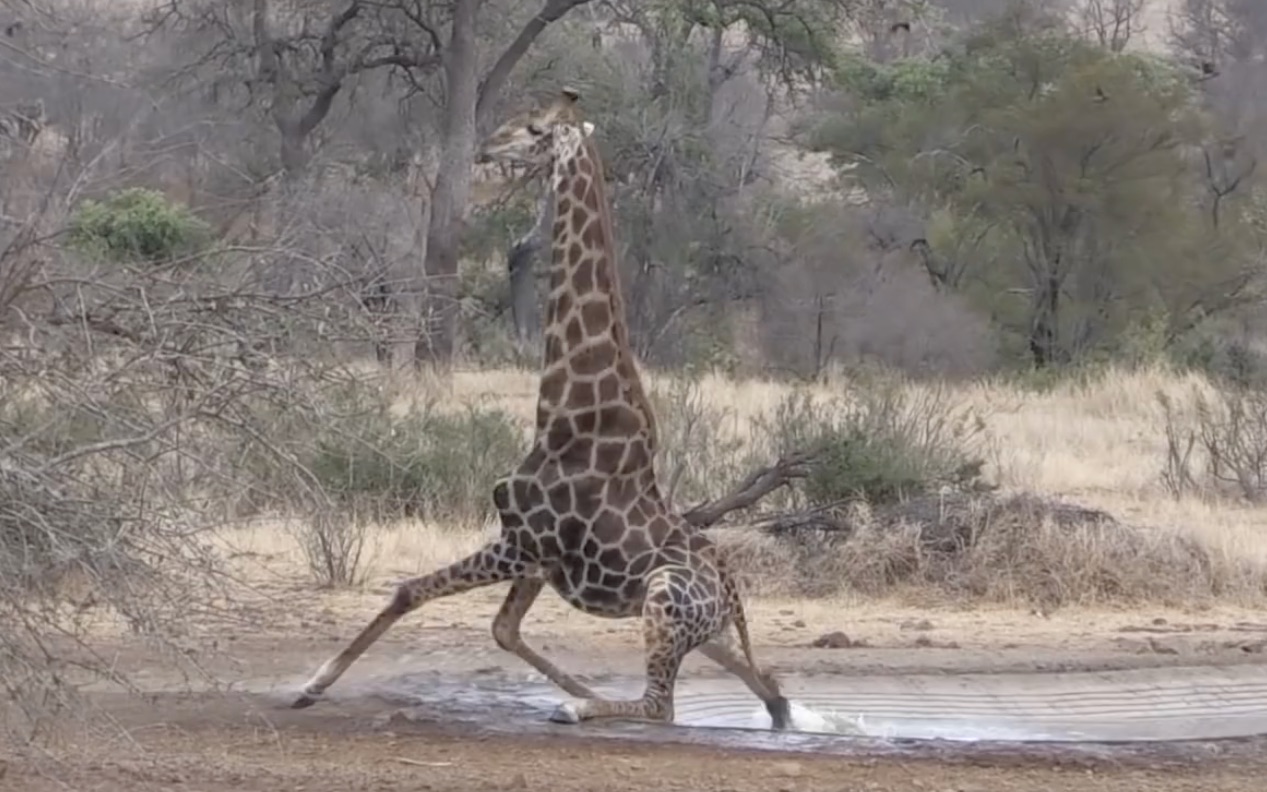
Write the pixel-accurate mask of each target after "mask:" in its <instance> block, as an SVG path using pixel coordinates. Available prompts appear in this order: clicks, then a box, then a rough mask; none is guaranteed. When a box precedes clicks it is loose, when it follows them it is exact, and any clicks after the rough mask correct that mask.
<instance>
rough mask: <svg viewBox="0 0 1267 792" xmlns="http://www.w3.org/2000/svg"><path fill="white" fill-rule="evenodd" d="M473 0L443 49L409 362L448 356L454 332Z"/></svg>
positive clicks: (471, 110) (471, 115)
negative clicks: (435, 155) (419, 302)
mask: <svg viewBox="0 0 1267 792" xmlns="http://www.w3.org/2000/svg"><path fill="white" fill-rule="evenodd" d="M478 6H479V0H457V2H456V4H455V5H454V9H453V27H452V33H451V34H450V37H449V48H448V51H447V52H446V53H445V54H446V57H445V63H444V73H445V82H446V87H447V96H446V102H445V117H444V126H443V129H442V132H441V134H442V137H441V144H440V167H439V169H438V171H437V173H436V183H435V188H434V189H433V190H432V193H431V218H430V222H429V223H428V225H427V254H426V259H425V261H424V264H423V272H424V274H425V278H426V282H425V283H424V284H423V286H424V288H425V289H426V299H425V301H424V318H425V322H424V326H423V332H422V334H421V335H420V337H419V338H418V340H417V342H416V343H415V345H414V363H415V365H418V364H420V363H422V362H423V361H430V362H441V363H447V362H448V361H450V360H452V359H453V353H454V344H455V342H456V338H455V336H456V332H457V271H458V244H459V242H460V241H461V233H462V215H463V213H464V211H465V209H466V205H467V201H468V199H469V197H470V192H471V163H472V162H473V161H474V157H475V103H476V101H477V100H478V99H479V73H478V71H477V66H478V53H477V52H476V42H475V14H476V10H477V7H478Z"/></svg>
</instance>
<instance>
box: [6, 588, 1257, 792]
mask: <svg viewBox="0 0 1267 792" xmlns="http://www.w3.org/2000/svg"><path fill="white" fill-rule="evenodd" d="M276 571H277V574H275V575H272V576H261V578H260V580H261V582H260V583H259V584H258V585H257V586H256V589H257V591H258V592H259V594H260V597H259V599H258V601H256V602H254V603H247V604H245V605H243V606H241V608H240V612H239V613H238V616H239V617H240V618H238V620H237V621H227V620H226V621H225V622H223V623H219V624H213V623H210V622H208V623H207V624H205V625H201V626H199V629H200V630H202V631H203V633H204V637H210V638H212V639H213V640H214V642H215V643H216V644H217V646H218V649H219V652H218V653H217V654H215V655H208V656H206V657H204V658H201V661H200V662H201V665H202V666H203V667H204V670H205V671H206V672H207V673H208V674H209V675H210V677H211V680H210V681H203V682H199V683H197V684H195V685H193V688H195V692H189V689H188V687H186V688H185V692H180V690H181V687H180V686H179V685H177V682H178V679H177V677H176V676H175V675H174V674H173V672H172V671H171V669H170V667H168V666H166V665H163V664H160V663H158V662H157V661H156V659H155V656H154V655H153V653H152V652H150V651H148V650H145V649H143V648H142V647H140V646H138V645H137V644H136V643H135V642H134V641H132V640H130V639H127V638H124V637H122V636H115V637H108V636H103V637H102V639H101V643H100V646H101V647H102V648H104V649H106V651H107V652H109V653H112V657H113V658H114V662H115V663H116V664H117V666H118V667H119V668H120V669H122V670H124V671H126V672H128V673H129V674H130V676H131V678H132V680H133V681H134V682H135V683H136V684H137V685H138V686H139V687H141V688H142V689H143V690H146V691H149V692H150V693H151V694H152V695H150V696H148V697H138V696H135V695H129V694H125V693H123V692H120V691H118V690H114V689H110V688H107V687H104V686H102V687H99V688H96V689H94V690H92V691H90V694H89V695H90V698H91V700H92V702H93V703H94V705H95V706H96V707H97V709H98V714H99V715H102V716H105V717H106V718H108V719H109V720H110V721H111V722H112V724H113V725H112V726H111V727H110V728H102V727H97V729H96V731H94V732H93V736H91V737H87V736H84V735H83V734H78V735H75V734H67V735H66V736H65V737H64V738H63V739H60V740H59V741H57V742H55V743H54V744H53V746H52V747H51V748H50V749H48V750H49V753H47V754H42V755H36V754H33V753H31V752H29V751H28V752H25V753H21V754H19V753H18V752H16V751H14V750H12V749H11V750H10V753H9V755H8V756H5V753H4V750H3V749H0V757H4V758H3V759H0V762H3V763H2V764H0V789H3V790H10V789H11V790H15V791H16V790H23V791H29V792H46V791H47V792H53V790H66V789H71V790H85V791H88V790H92V791H93V792H124V790H171V789H181V790H198V791H200V792H203V791H205V792H222V791H223V792H227V791H228V790H231V789H240V790H260V791H261V792H264V791H265V790H267V792H274V791H275V790H278V789H286V790H296V791H298V792H327V791H328V792H335V790H338V792H347V790H472V792H473V791H474V790H503V789H504V790H533V789H542V790H546V789H549V790H554V791H555V792H570V791H571V790H576V791H577V792H581V791H582V790H585V791H587V792H589V791H599V790H617V789H651V788H657V789H666V790H704V789H708V790H734V791H735V792H745V791H746V790H754V791H755V790H762V792H770V791H771V790H776V791H777V790H880V791H884V790H911V789H928V790H990V791H991V792H1011V791H1012V790H1016V791H1017V792H1021V791H1022V790H1024V791H1027V792H1028V791H1031V790H1032V791H1033V792H1038V790H1043V791H1044V792H1048V791H1050V790H1062V789H1078V790H1087V791H1091V790H1099V789H1104V790H1108V789H1110V788H1111V787H1116V786H1120V785H1123V784H1125V785H1126V786H1125V788H1127V789H1131V790H1137V791H1138V792H1161V791H1162V790H1165V791H1166V792H1170V791H1172V790H1173V791H1178V790H1210V789H1218V790H1222V792H1239V791H1240V790H1245V791H1246V792H1248V790H1251V789H1253V790H1255V791H1257V790H1259V789H1261V788H1262V778H1263V777H1264V772H1265V771H1267V751H1264V750H1263V748H1264V747H1267V746H1265V745H1264V744H1262V743H1259V742H1257V741H1255V740H1248V741H1222V742H1207V743H1200V744H1185V745H1179V746H1174V745H1171V746H1152V747H1147V746H1145V747H1143V748H1129V747H1126V748H1122V749H1111V748H1108V747H1104V746H1100V747H1096V748H1094V749H1088V750H1071V749H1067V748H1061V747H1059V746H1052V745H1041V744H1034V745H1029V746H1022V747H1018V746H1015V745H1012V746H1005V745H997V744H996V745H985V744H966V745H965V744H957V745H955V744H944V743H943V744H933V743H930V744H923V745H900V744H892V743H887V744H871V743H859V742H856V741H855V742H853V743H850V742H848V741H845V740H843V739H842V740H840V741H838V742H840V743H841V745H842V746H843V747H842V748H840V749H835V750H833V751H832V752H824V751H821V750H817V749H816V750H814V751H810V750H808V749H805V748H804V747H803V746H802V747H799V748H798V747H795V746H785V747H783V748H782V749H780V748H779V746H778V744H766V745H763V746H754V745H752V744H742V743H740V742H737V741H735V740H729V739H728V738H727V737H726V736H725V735H726V734H727V732H726V731H724V730H715V729H699V728H685V727H664V726H651V725H647V726H637V727H633V728H631V729H623V730H622V729H619V728H617V729H610V728H593V729H592V728H590V725H589V724H584V725H581V726H557V725H554V724H550V723H548V722H546V721H545V718H544V717H540V718H537V717H536V716H535V715H533V716H531V717H530V720H529V721H525V723H527V724H528V725H526V726H524V727H523V728H518V727H516V728H505V724H501V726H502V728H496V727H497V726H498V724H496V723H492V722H489V723H481V722H480V721H479V719H478V718H477V717H476V718H472V717H470V716H471V712H469V711H468V712H463V708H464V707H467V706H468V705H467V704H466V703H464V701H463V700H458V699H455V700H454V701H453V703H452V705H451V706H450V705H447V704H446V705H444V706H431V705H428V706H423V707H413V708H412V709H406V708H402V706H401V704H400V702H399V701H394V700H391V699H390V698H385V697H383V696H382V695H379V694H376V692H375V690H376V688H375V687H374V685H375V684H380V683H381V682H382V680H384V679H391V678H394V677H400V676H401V675H407V674H413V675H422V678H423V679H424V682H423V684H426V682H425V680H426V679H433V678H434V679H436V680H447V681H448V682H447V683H449V684H451V683H453V682H454V681H456V682H457V683H459V687H460V684H461V683H463V681H464V680H465V681H471V682H472V683H473V684H474V683H475V682H477V681H479V680H481V679H490V678H497V679H502V680H506V681H507V683H508V684H510V685H514V684H516V681H518V680H526V679H528V678H529V675H528V673H527V671H528V669H527V667H526V666H525V665H524V664H523V663H522V662H521V661H519V660H518V659H517V658H514V657H512V656H510V655H507V654H506V653H504V652H502V651H500V650H499V649H498V648H497V647H496V646H495V645H494V643H493V641H492V637H491V635H490V629H489V628H490V626H491V623H492V619H493V616H494V614H495V613H496V611H497V608H498V606H499V605H500V602H501V599H502V597H504V595H505V590H504V587H494V588H492V589H488V590H483V591H476V592H473V593H471V594H468V595H464V596H461V597H456V598H453V599H450V600H446V601H441V602H437V603H432V604H430V605H428V606H427V607H426V608H425V609H424V610H422V611H420V612H418V613H416V614H412V615H411V616H410V617H408V618H407V619H406V620H405V621H403V622H402V623H401V624H399V625H397V627H396V628H394V629H393V630H392V631H390V632H389V633H388V634H387V636H385V637H384V638H383V639H382V640H381V641H380V642H379V643H378V644H376V645H375V646H374V647H373V648H371V650H370V651H369V652H368V653H367V654H366V655H364V656H363V657H362V659H361V660H360V661H358V663H356V664H355V665H354V666H353V667H352V669H351V670H350V671H349V672H348V673H347V674H346V675H345V676H344V677H343V678H342V679H341V680H339V682H338V683H337V684H336V685H335V686H334V687H333V688H331V690H330V693H329V696H330V698H329V700H327V701H323V702H320V703H319V704H318V705H317V706H314V707H312V708H310V709H306V710H291V709H288V708H286V707H285V704H286V703H288V699H287V698H286V697H287V695H290V694H293V691H294V690H296V689H297V688H298V686H299V685H300V684H302V682H303V681H304V680H305V679H306V678H307V676H308V675H309V674H310V673H312V671H313V670H314V669H315V668H316V666H317V665H319V664H320V663H321V662H322V661H324V660H325V659H326V658H327V657H329V656H330V655H331V654H333V653H334V652H336V651H338V649H339V648H340V647H341V646H342V644H343V642H344V641H346V640H347V639H348V638H350V637H351V636H352V635H353V634H355V632H356V631H357V630H359V629H360V627H361V626H362V625H363V624H364V623H365V622H366V621H367V620H368V619H370V618H371V617H372V616H373V614H374V613H375V612H376V610H377V609H378V608H379V607H381V606H382V605H383V604H384V603H385V601H386V598H387V596H388V593H389V591H390V589H389V588H388V587H387V586H386V585H382V584H384V583H386V580H382V581H378V582H376V584H375V585H373V586H369V587H367V588H366V589H364V590H354V591H341V592H329V591H327V592H320V591H314V590H313V589H312V587H311V586H310V585H308V584H306V583H305V582H304V581H303V579H302V576H301V575H299V574H298V573H296V572H294V571H293V570H290V571H285V570H282V569H280V568H279V569H278V570H276ZM748 609H749V619H750V622H751V624H752V629H753V633H754V639H755V642H756V645H757V653H758V657H759V659H760V661H761V662H763V663H764V664H765V665H767V666H768V667H770V668H772V669H774V670H775V671H776V672H778V673H784V674H786V673H796V674H802V675H814V674H836V675H841V674H853V675H856V674H904V673H938V674H954V673H965V672H1002V671H1024V672H1045V671H1069V670H1084V669H1085V670H1097V669H1123V668H1135V667H1140V666H1192V665H1227V664H1241V663H1257V664H1261V663H1264V662H1267V654H1264V652H1265V651H1267V618H1264V617H1263V616H1262V614H1257V613H1254V612H1252V611H1245V610H1240V609H1237V608H1231V607H1227V608H1210V609H1201V610H1173V609H1148V610H1126V609H1122V610H1078V611H1058V612H1056V613H1051V614H1045V613H1039V612H1035V611H1030V610H1026V609H1004V608H999V609H980V608H969V607H957V606H955V605H953V604H948V603H935V602H903V603H863V602H851V601H793V600H788V601H778V600H767V599H756V600H753V601H751V602H750V604H749V607H748ZM523 633H524V636H525V639H526V640H527V641H529V643H531V644H532V645H534V646H535V647H537V648H538V649H539V650H541V651H542V652H543V653H545V654H547V655H548V656H550V657H551V658H553V659H555V660H556V662H558V663H559V664H560V665H561V666H563V667H565V668H568V669H572V670H575V671H577V672H578V673H579V675H580V676H582V677H583V678H588V679H589V680H591V681H595V682H600V683H601V681H602V680H603V679H607V678H611V677H613V676H625V677H628V676H633V677H636V676H637V675H639V674H640V672H641V642H640V636H639V633H638V627H637V625H636V624H635V623H633V622H608V621H603V620H599V619H595V618H592V617H588V616H585V615H582V614H579V613H577V612H575V611H572V610H570V609H569V608H568V607H567V606H566V605H564V604H563V603H562V602H561V601H560V600H559V599H558V598H557V597H556V596H554V595H553V594H552V593H546V594H544V595H543V596H542V598H541V599H540V601H539V602H538V604H537V606H536V607H535V608H534V609H533V610H532V611H531V612H530V613H529V615H528V617H527V619H526V620H525V623H524V628H523ZM833 634H835V635H834V636H833ZM824 636H833V637H831V638H830V639H826V640H825V639H824ZM846 639H847V640H846ZM719 673H720V672H719V671H718V670H717V669H715V668H714V667H713V666H712V665H711V664H709V663H708V661H707V660H704V659H702V658H700V657H697V656H692V657H691V658H689V659H688V662H687V663H686V665H685V667H684V669H683V676H684V677H690V676H703V675H717V674H719ZM428 674H430V676H427V675H428ZM754 705H755V702H754ZM456 715H465V716H468V717H456ZM99 721H100V719H98V722H99ZM762 739H765V737H762ZM771 739H773V738H771Z"/></svg>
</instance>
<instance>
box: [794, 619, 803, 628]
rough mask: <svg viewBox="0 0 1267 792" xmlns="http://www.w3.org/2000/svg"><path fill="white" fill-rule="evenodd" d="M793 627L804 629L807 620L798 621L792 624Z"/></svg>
mask: <svg viewBox="0 0 1267 792" xmlns="http://www.w3.org/2000/svg"><path fill="white" fill-rule="evenodd" d="M792 626H793V627H804V626H805V620H804V619H797V620H796V621H794V622H792Z"/></svg>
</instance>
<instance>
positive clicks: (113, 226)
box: [69, 187, 211, 261]
mask: <svg viewBox="0 0 1267 792" xmlns="http://www.w3.org/2000/svg"><path fill="white" fill-rule="evenodd" d="M210 230H211V229H210V226H208V225H207V224H206V223H205V222H203V221H202V220H201V219H199V218H198V217H195V216H194V215H193V214H192V213H191V212H190V211H189V210H188V208H187V207H184V206H181V205H179V204H176V203H173V202H171V201H168V200H167V198H166V197H165V196H164V195H163V194H162V193H161V192H158V191H157V190H149V189H145V188H143V187H131V188H128V189H124V190H119V191H118V192H115V193H113V194H112V195H110V196H109V197H108V198H106V199H105V200H104V201H94V200H87V201H84V202H83V203H82V204H80V206H79V208H78V210H77V211H76V212H75V214H74V217H73V218H72V219H71V223H70V228H69V232H70V233H69V237H70V242H71V244H72V245H73V246H75V247H76V248H78V249H79V250H81V251H83V252H87V253H92V254H94V255H102V256H105V257H107V258H111V259H115V260H120V261H134V260H142V261H157V260H162V259H167V258H171V257H173V256H177V255H182V254H188V253H191V252H193V251H196V250H197V249H199V248H200V247H201V246H202V245H204V244H206V242H207V241H208V239H209V237H210Z"/></svg>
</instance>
